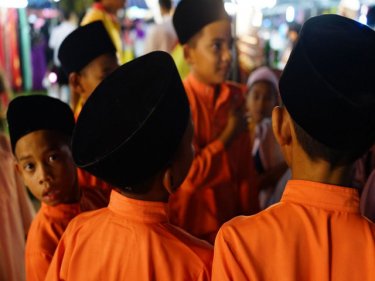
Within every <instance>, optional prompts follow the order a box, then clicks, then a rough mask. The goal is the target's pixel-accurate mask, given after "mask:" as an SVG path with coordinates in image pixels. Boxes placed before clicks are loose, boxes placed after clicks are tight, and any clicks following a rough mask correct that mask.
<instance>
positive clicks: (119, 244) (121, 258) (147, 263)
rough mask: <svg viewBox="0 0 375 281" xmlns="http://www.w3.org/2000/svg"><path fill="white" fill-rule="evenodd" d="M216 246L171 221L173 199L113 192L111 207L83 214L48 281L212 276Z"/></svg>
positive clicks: (203, 279)
mask: <svg viewBox="0 0 375 281" xmlns="http://www.w3.org/2000/svg"><path fill="white" fill-rule="evenodd" d="M212 255H213V253H212V246H210V245H209V244H208V243H206V242H204V241H201V240H198V239H197V238H194V237H193V236H191V235H189V234H187V233H186V232H184V231H182V230H181V229H179V228H178V227H175V226H173V225H171V224H170V223H169V222H168V216H167V204H165V203H161V202H150V201H140V200H134V199H130V198H127V197H125V196H123V195H121V194H120V193H118V192H116V191H114V190H113V191H112V193H111V199H110V203H109V205H108V207H107V208H103V209H100V210H97V211H94V212H87V213H85V214H82V215H80V216H77V217H76V218H75V219H74V220H73V221H72V222H71V223H70V224H69V226H68V228H67V229H66V231H65V233H64V235H63V237H62V239H61V241H60V243H59V245H58V248H57V249H56V252H55V255H54V257H53V260H52V263H51V266H50V268H49V271H48V274H47V277H46V280H49V281H53V280H106V281H118V280H142V281H147V280H154V281H158V280H159V281H166V280H201V281H208V280H210V275H211V263H212Z"/></svg>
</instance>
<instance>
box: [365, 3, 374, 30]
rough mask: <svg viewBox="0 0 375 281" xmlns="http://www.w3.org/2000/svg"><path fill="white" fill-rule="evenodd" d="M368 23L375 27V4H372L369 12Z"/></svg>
mask: <svg viewBox="0 0 375 281" xmlns="http://www.w3.org/2000/svg"><path fill="white" fill-rule="evenodd" d="M366 17H367V25H368V26H370V27H375V6H371V7H370V8H369V9H368V12H367V15H366Z"/></svg>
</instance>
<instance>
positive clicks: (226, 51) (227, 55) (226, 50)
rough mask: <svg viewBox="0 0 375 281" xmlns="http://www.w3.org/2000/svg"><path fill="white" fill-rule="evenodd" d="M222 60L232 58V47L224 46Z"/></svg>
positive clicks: (227, 60)
mask: <svg viewBox="0 0 375 281" xmlns="http://www.w3.org/2000/svg"><path fill="white" fill-rule="evenodd" d="M222 60H223V61H225V62H229V61H231V60H232V49H231V48H230V47H229V46H228V47H226V48H224V50H223V53H222Z"/></svg>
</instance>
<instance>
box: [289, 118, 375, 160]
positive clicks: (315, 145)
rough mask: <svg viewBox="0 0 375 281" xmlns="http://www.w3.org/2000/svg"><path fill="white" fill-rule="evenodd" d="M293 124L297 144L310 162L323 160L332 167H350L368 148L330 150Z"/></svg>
mask: <svg viewBox="0 0 375 281" xmlns="http://www.w3.org/2000/svg"><path fill="white" fill-rule="evenodd" d="M293 124H294V130H295V133H296V136H297V140H298V142H299V143H300V145H301V146H302V149H303V150H304V151H305V152H306V153H307V154H308V155H309V156H310V157H311V159H312V160H316V159H323V160H326V161H328V162H329V163H331V164H332V165H334V166H341V165H350V164H352V163H353V162H354V161H355V160H357V159H358V158H359V157H361V156H362V155H363V154H364V153H365V152H366V151H367V150H368V149H369V147H366V148H363V147H361V148H358V147H352V148H350V149H345V150H340V149H335V148H331V147H328V146H326V145H325V144H322V143H321V142H319V141H317V140H316V139H314V138H313V137H312V136H310V135H309V134H308V133H307V132H306V131H305V130H304V129H303V128H301V126H299V125H298V124H297V123H296V122H294V121H293Z"/></svg>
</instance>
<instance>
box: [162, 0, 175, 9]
mask: <svg viewBox="0 0 375 281" xmlns="http://www.w3.org/2000/svg"><path fill="white" fill-rule="evenodd" d="M159 6H160V7H161V8H165V9H166V10H168V11H170V10H171V9H172V0H159Z"/></svg>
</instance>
